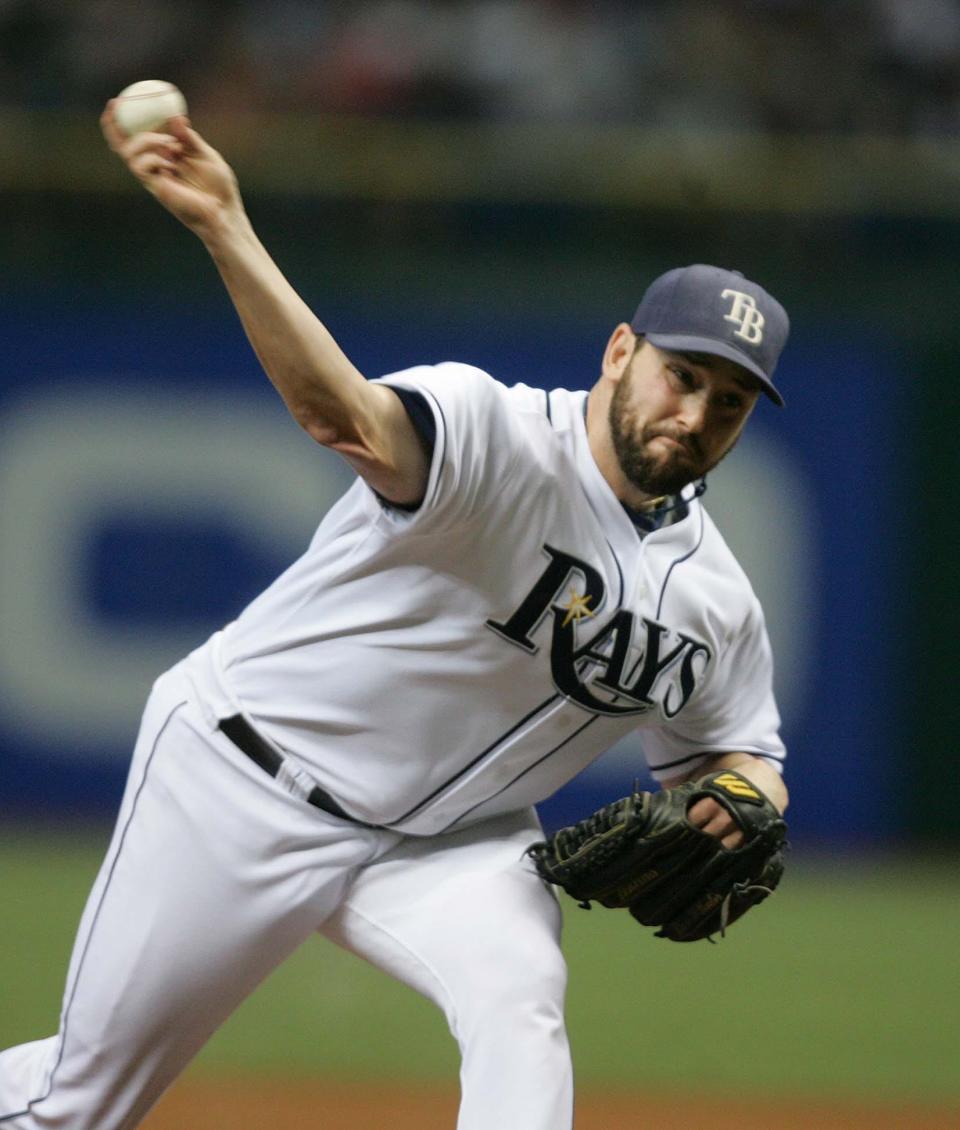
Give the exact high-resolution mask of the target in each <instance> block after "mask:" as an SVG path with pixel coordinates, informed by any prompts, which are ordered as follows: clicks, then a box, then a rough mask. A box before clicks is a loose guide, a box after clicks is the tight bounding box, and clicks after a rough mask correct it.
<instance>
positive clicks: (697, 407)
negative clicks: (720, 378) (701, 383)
mask: <svg viewBox="0 0 960 1130" xmlns="http://www.w3.org/2000/svg"><path fill="white" fill-rule="evenodd" d="M708 408H709V404H708V400H707V397H706V396H705V395H704V393H703V390H702V389H698V390H697V391H696V392H690V393H688V394H687V395H686V396H685V397H684V398H683V399H682V401H681V402H680V406H679V408H678V409H677V413H676V418H677V423H678V424H680V425H681V426H682V427H683V429H684V430H685V431H686V432H687V433H689V434H691V435H699V433H700V432H702V431H703V428H704V425H705V424H706V422H707V410H708Z"/></svg>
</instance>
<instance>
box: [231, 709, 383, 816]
mask: <svg viewBox="0 0 960 1130" xmlns="http://www.w3.org/2000/svg"><path fill="white" fill-rule="evenodd" d="M217 725H218V726H219V727H220V729H221V730H222V731H223V732H224V734H226V736H227V737H228V738H229V739H230V741H232V742H233V744H234V745H235V746H236V747H237V749H239V750H240V751H241V753H245V754H246V755H247V757H249V758H250V760H251V761H255V762H256V763H257V765H259V766H260V768H261V769H262V770H263V771H264V773H269V774H270V776H271V777H276V776H277V774H278V773H279V772H280V768H281V766H282V765H283V755H282V754H280V753H278V752H277V750H275V749H274V748H273V746H272V745H270V743H269V742H268V741H267V740H266V738H264V737H262V736H261V735H260V734H258V733H257V731H256V730H255V729H254V728H253V727H252V726H251V725H250V723H249V722H248V721H247V720H246V718H244V716H243V715H242V714H234V715H233V717H232V718H221V719H220V721H219V722H218V723H217ZM305 799H306V800H307V803H308V804H312V805H313V806H314V807H315V808H321V809H323V811H324V812H329V813H330V815H331V816H339V817H340V819H341V820H349V821H350V823H351V824H363V826H364V827H365V828H372V827H375V825H373V824H365V823H364V821H363V820H358V819H357V818H356V816H351V815H350V813H349V812H344V810H343V809H342V808H341V807H340V805H339V804H337V802H336V801H335V800H334V799H333V797H332V796H331V795H330V794H329V793H328V792H326V791H325V790H324V789H321V788H320V786H319V785H314V787H313V788H312V789H311V790H310V792H309V793H308V794H307V796H306V798H305Z"/></svg>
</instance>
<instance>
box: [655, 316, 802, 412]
mask: <svg viewBox="0 0 960 1130" xmlns="http://www.w3.org/2000/svg"><path fill="white" fill-rule="evenodd" d="M636 332H638V333H643V330H638V331H636ZM644 337H645V338H646V340H647V341H649V342H650V344H651V345H655V346H656V347H657V349H668V350H670V351H671V352H676V353H711V354H713V355H714V356H716V357H725V358H726V359H727V360H728V361H733V362H734V363H735V364H737V365H739V366H740V367H741V368H743V369H746V370H747V372H748V373H752V374H753V375H754V376H755V377H756V378H757V380H758V381H759V382H760V387H761V389H762V390H763V391H764V392H765V393H766V394H767V396H769V397H770V399H771V400H772V401H773V403H774V404H776V406H777V407H778V408H782V407H783V397H782V396H781V395H780V393H779V392H778V391H777V389H776V388H775V386H774V385H773V384H772V382H771V381H770V378H769V377H768V376H767V375H766V373H764V371H763V370H762V369H761V368H760V366H759V365H758V364H757V363H756V361H754V360H753V358H752V357H749V356H748V355H747V354H746V353H741V351H740V350H739V349H737V347H736V346H735V345H731V344H730V342H728V341H717V340H716V339H715V338H711V337H696V336H695V335H693V334H644Z"/></svg>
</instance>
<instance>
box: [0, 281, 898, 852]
mask: <svg viewBox="0 0 960 1130" xmlns="http://www.w3.org/2000/svg"><path fill="white" fill-rule="evenodd" d="M324 315H325V318H326V320H327V322H328V324H329V325H330V327H331V328H332V329H333V331H334V332H335V334H336V335H337V337H338V338H339V340H340V341H341V343H342V344H343V346H344V348H345V349H346V350H347V352H348V354H350V355H351V356H352V357H353V358H354V360H355V361H356V362H357V364H358V365H359V366H360V367H361V369H363V371H365V372H367V373H368V374H370V375H376V374H378V373H380V372H386V371H390V370H393V369H398V368H402V367H404V366H406V365H409V364H414V363H417V362H425V361H427V362H429V361H437V360H443V359H448V358H456V359H460V360H465V361H469V362H471V363H474V364H478V365H481V366H482V367H484V368H487V369H488V370H490V371H491V372H492V373H493V374H494V375H496V376H498V377H499V378H500V379H502V380H504V381H506V382H508V383H512V382H513V381H517V380H523V381H526V382H527V383H529V384H534V385H550V384H562V385H566V386H568V387H585V386H587V385H589V384H590V383H592V380H593V378H594V375H595V373H596V372H597V365H598V361H599V356H600V352H601V351H602V348H603V346H604V343H605V340H606V335H607V333H608V332H609V330H610V329H611V328H612V324H611V326H583V325H576V324H570V323H569V322H567V321H564V320H563V319H562V317H561V315H560V314H558V315H557V317H556V319H555V320H550V319H547V318H545V319H543V320H542V321H540V322H538V323H537V324H535V325H531V324H529V323H528V324H524V325H522V326H521V325H520V324H517V325H513V326H511V325H506V326H505V325H503V324H502V323H500V322H495V321H494V320H493V319H492V318H491V319H489V320H487V319H486V318H485V317H484V315H483V314H482V312H480V313H478V314H477V315H476V317H471V318H469V319H464V320H463V321H462V322H459V323H456V324H450V323H443V322H442V321H441V319H440V318H439V316H436V317H435V319H434V320H433V321H431V320H430V318H429V315H428V317H427V319H426V320H424V318H422V317H421V318H418V319H417V321H416V322H415V323H414V322H413V321H411V320H410V318H408V317H407V316H406V315H405V314H404V313H403V312H402V311H400V310H396V311H393V312H391V311H389V310H387V311H384V310H382V309H381V310H378V312H377V316H376V319H375V321H369V320H364V318H363V316H362V312H361V311H359V310H358V309H355V308H342V309H334V310H332V311H331V310H329V309H328V310H326V311H324ZM794 324H795V330H794V337H793V340H792V341H791V344H790V347H789V349H788V352H787V355H786V357H785V358H784V361H783V363H782V367H781V372H780V379H779V383H780V384H781V385H782V387H783V388H784V390H785V393H786V398H787V402H788V403H787V408H786V410H784V411H782V412H779V411H777V410H776V409H775V408H773V407H772V406H771V405H768V404H767V403H766V402H764V403H762V404H760V405H759V406H758V408H757V411H756V413H755V415H754V418H753V420H752V421H751V424H750V427H749V429H748V434H747V436H746V437H745V438H744V440H743V442H742V443H741V445H740V448H739V449H738V451H737V452H736V453H734V455H733V456H732V457H731V458H730V460H729V461H728V462H727V463H725V464H724V465H723V466H722V467H721V468H720V469H718V471H717V472H716V474H715V475H714V476H713V477H712V478H711V485H710V490H709V491H708V494H707V497H706V502H707V505H708V508H709V509H710V510H711V512H712V513H713V514H714V516H715V517H716V518H717V520H718V522H719V524H720V525H721V528H722V529H724V531H725V532H726V533H727V534H728V538H729V540H730V541H731V543H732V544H733V546H734V548H735V550H736V551H737V552H738V553H739V554H740V556H741V559H742V560H743V561H744V564H745V566H746V567H747V569H748V572H750V574H751V576H752V577H753V578H754V582H755V585H756V587H757V589H758V592H759V593H760V596H761V598H762V599H763V601H764V605H765V607H766V609H767V615H768V621H769V624H770V631H771V637H772V639H773V643H774V648H775V652H776V654H777V686H778V695H779V697H780V700H781V706H782V710H783V714H784V730H785V736H786V740H787V743H788V747H789V750H790V770H789V782H790V786H791V792H792V796H793V806H792V812H791V826H792V831H793V835H794V838H795V839H796V840H797V841H798V842H799V841H804V840H806V841H817V840H820V841H828V842H830V843H833V844H844V845H858V846H862V845H865V844H869V843H871V842H872V841H874V840H877V839H878V838H881V837H882V839H883V840H884V841H885V842H888V841H889V840H890V838H891V836H892V837H896V836H897V834H898V832H899V831H900V828H899V827H898V826H897V824H895V823H893V821H895V820H897V819H898V816H897V815H896V811H897V810H896V808H895V806H894V805H893V804H892V803H891V798H892V796H893V790H894V785H895V781H894V773H895V770H894V756H895V753H894V750H895V747H896V746H897V744H898V731H899V730H900V727H901V720H900V718H899V717H898V714H897V712H898V710H899V709H902V704H901V703H900V702H899V701H898V696H897V695H896V693H895V691H894V688H895V687H896V686H897V684H898V679H899V675H900V672H898V670H897V669H896V668H895V666H894V665H895V663H901V664H905V663H908V662H909V654H907V653H904V651H903V649H901V648H897V647H894V646H888V645H887V637H888V635H889V634H891V633H892V632H893V630H894V624H893V623H892V622H891V620H890V618H889V615H883V614H880V613H878V610H882V609H885V610H889V609H891V608H896V607H897V605H896V601H895V596H896V594H897V593H900V592H903V591H904V590H903V587H902V586H900V585H898V584H897V567H896V562H895V561H894V560H893V559H892V558H893V555H892V552H891V550H890V548H889V547H890V546H891V545H894V544H895V543H896V536H895V535H896V532H897V531H896V523H897V522H898V521H900V513H901V511H900V508H899V507H897V506H896V500H895V498H894V496H893V493H892V490H893V488H892V486H890V485H888V482H889V479H888V477H889V476H890V468H891V466H892V465H893V464H894V463H896V461H897V458H898V455H897V451H896V436H897V435H900V434H902V432H903V429H897V428H895V427H894V426H893V423H892V420H893V417H894V416H895V408H896V403H895V402H896V387H897V380H896V378H897V373H896V371H895V368H894V362H893V361H891V360H890V358H891V356H893V355H894V353H893V352H892V351H891V350H890V349H888V348H886V349H885V348H884V347H883V345H882V343H878V341H877V340H876V338H875V337H874V336H870V337H868V335H867V333H866V332H865V331H864V332H862V333H857V332H856V331H855V330H854V329H853V328H852V327H845V326H843V325H834V326H824V325H823V323H822V322H819V323H818V324H817V326H816V329H815V332H814V331H813V330H812V329H807V328H806V327H805V325H804V320H803V316H802V314H800V316H795V318H794ZM0 342H2V345H3V358H4V362H3V367H2V371H0V624H2V625H3V630H2V636H0V813H2V814H3V816H4V817H5V818H7V817H10V816H13V817H17V818H26V819H30V818H34V817H36V818H46V817H51V816H52V817H59V816H61V815H65V814H76V815H103V814H106V813H109V812H111V811H112V810H113V808H114V806H115V805H116V803H117V800H118V797H119V794H120V791H121V789H122V784H123V779H124V774H125V769H126V759H127V756H128V751H129V749H130V746H131V744H132V741H133V738H134V735H135V732H136V726H137V720H138V717H139V713H140V709H141V707H142V703H143V701H144V698H145V696H146V694H147V691H148V689H149V685H150V682H151V680H152V679H153V678H154V677H155V676H156V675H157V674H159V673H160V672H161V671H162V670H163V669H164V668H165V667H166V666H168V665H169V664H170V663H172V662H173V661H175V660H176V659H177V658H179V657H180V656H181V655H182V654H184V653H185V652H186V651H187V650H189V649H190V648H191V647H193V646H195V645H196V644H198V643H200V642H201V641H202V640H203V639H204V638H205V637H206V636H207V635H208V634H209V633H210V632H211V631H213V630H215V629H216V628H217V627H219V626H220V625H221V624H222V623H223V622H225V621H226V620H229V619H230V618H232V616H233V615H235V614H236V612H237V611H238V610H239V609H240V608H241V607H242V606H243V604H244V603H245V602H246V601H247V600H248V599H249V598H250V597H252V596H253V595H254V594H255V593H256V592H257V591H258V590H259V589H260V588H261V587H262V586H263V585H264V584H265V583H266V582H268V581H269V580H271V579H272V577H273V576H274V575H275V574H276V573H277V572H278V571H279V570H280V569H282V568H283V567H284V566H285V564H286V563H287V562H288V561H289V560H291V559H292V557H293V556H294V555H295V554H296V553H298V552H299V551H300V549H302V547H303V546H304V545H305V544H306V541H307V539H308V537H309V535H310V533H311V531H312V529H313V527H314V525H315V523H316V521H317V520H318V519H319V517H320V516H321V515H322V513H323V512H324V510H325V509H326V508H327V506H329V505H330V503H331V502H332V501H333V499H334V498H336V497H337V496H338V494H339V493H340V492H341V491H342V490H343V489H344V488H345V486H346V485H347V484H348V482H349V481H350V474H349V471H348V470H347V469H346V468H344V467H343V466H342V465H341V464H340V462H339V461H338V460H337V459H336V458H335V457H333V456H331V455H330V454H329V453H327V452H324V451H322V450H320V449H318V448H316V447H315V446H314V445H313V444H312V443H311V442H310V441H309V440H308V439H307V438H306V437H305V436H303V435H302V434H301V433H300V432H299V431H298V429H297V428H296V427H295V425H293V423H292V422H291V421H290V420H289V419H288V417H287V416H286V413H285V411H284V409H283V406H282V405H281V404H280V402H279V400H278V399H277V397H276V396H275V394H274V393H273V391H272V390H271V388H270V386H269V385H268V383H267V382H266V380H265V379H264V377H263V375H262V374H261V372H260V370H259V367H258V365H257V363H256V361H255V359H254V357H253V355H252V353H251V351H250V349H249V347H248V346H247V344H246V341H245V339H244V337H243V334H242V331H241V330H240V328H239V325H238V323H237V321H236V319H235V318H234V317H233V315H232V313H231V311H230V310H229V308H228V307H226V306H225V305H224V304H223V303H217V302H211V304H210V305H209V306H208V307H203V308H199V309H198V308H197V306H196V305H195V304H191V305H189V306H187V305H183V306H177V305H176V303H173V304H168V305H166V306H163V307H156V308H150V307H145V306H144V305H142V304H141V305H139V306H134V305H133V304H131V305H129V306H127V307H122V306H118V305H117V304H116V303H115V302H111V303H110V304H104V306H103V307H98V306H96V305H95V304H91V302H90V299H89V297H86V298H84V297H83V296H81V295H80V294H79V293H78V294H72V293H66V292H65V293H62V294H60V295H57V296H47V297H46V299H44V300H32V301H28V300H26V299H19V300H18V299H16V298H8V300H7V301H6V302H5V303H4V305H3V308H2V313H0ZM866 387H869V389H870V391H871V395H870V396H869V397H865V396H864V395H863V391H864V388H866ZM643 776H644V774H643V768H642V759H641V755H640V752H639V750H638V748H637V747H636V745H635V743H631V742H627V743H623V745H622V746H621V747H619V748H618V749H617V750H615V751H613V752H612V753H611V754H610V755H609V756H608V757H605V758H604V759H602V760H601V762H600V763H599V764H598V766H596V767H595V768H593V769H591V770H590V771H588V772H587V773H586V774H585V775H583V776H582V777H581V778H580V779H579V780H578V781H577V782H576V783H574V784H572V785H571V786H568V787H567V788H566V789H564V790H563V791H562V792H561V793H560V794H558V796H557V797H555V798H553V799H552V800H551V801H549V802H547V803H546V804H545V805H544V806H543V815H544V818H545V820H546V822H547V823H548V825H556V824H558V823H565V822H567V821H569V820H572V819H576V818H577V817H579V816H580V815H583V814H584V813H585V812H586V811H588V810H589V809H591V808H592V807H593V806H594V805H595V804H597V803H599V802H601V801H603V800H606V799H610V798H612V797H613V796H614V795H619V793H620V792H622V791H623V790H624V789H625V788H626V787H628V786H629V785H630V784H631V783H632V782H633V780H634V779H635V778H637V777H639V778H641V779H643ZM904 826H906V824H904Z"/></svg>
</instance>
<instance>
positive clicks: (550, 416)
mask: <svg viewBox="0 0 960 1130" xmlns="http://www.w3.org/2000/svg"><path fill="white" fill-rule="evenodd" d="M543 397H544V400H545V401H546V406H547V420H548V422H549V423H550V424H551V425H552V424H553V409H552V408H551V407H550V393H549V392H547V391H546V389H544V392H543Z"/></svg>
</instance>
